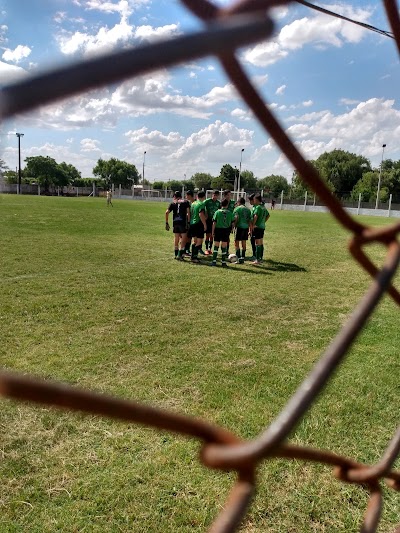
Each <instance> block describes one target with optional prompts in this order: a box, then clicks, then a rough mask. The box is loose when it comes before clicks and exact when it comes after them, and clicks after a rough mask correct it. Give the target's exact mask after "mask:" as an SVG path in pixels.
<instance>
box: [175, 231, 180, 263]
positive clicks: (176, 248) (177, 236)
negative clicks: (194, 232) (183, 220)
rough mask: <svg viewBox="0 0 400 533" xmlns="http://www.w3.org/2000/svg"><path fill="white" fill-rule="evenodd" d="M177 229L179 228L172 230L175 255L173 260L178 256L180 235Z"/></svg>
mask: <svg viewBox="0 0 400 533" xmlns="http://www.w3.org/2000/svg"><path fill="white" fill-rule="evenodd" d="M178 229H179V228H174V254H175V259H178V255H179V237H180V233H178Z"/></svg>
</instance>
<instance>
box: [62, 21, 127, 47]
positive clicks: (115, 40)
mask: <svg viewBox="0 0 400 533" xmlns="http://www.w3.org/2000/svg"><path fill="white" fill-rule="evenodd" d="M133 35H134V31H133V26H131V25H130V24H129V23H128V21H127V20H126V19H125V18H122V19H121V22H120V23H118V24H116V25H115V26H113V27H112V28H111V29H109V28H107V27H102V28H100V29H99V30H98V32H97V34H96V35H90V34H88V33H82V32H80V31H77V32H75V33H72V34H71V33H69V32H65V31H64V32H62V33H61V34H59V35H57V36H56V39H57V41H58V44H59V47H60V50H61V52H62V53H63V54H65V55H72V54H76V53H78V52H79V53H82V54H83V55H84V56H93V55H96V54H100V53H105V52H110V51H112V50H113V49H114V48H116V47H117V46H121V45H123V44H126V43H128V42H129V41H130V40H132V39H133Z"/></svg>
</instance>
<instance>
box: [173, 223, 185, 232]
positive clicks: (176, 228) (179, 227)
mask: <svg viewBox="0 0 400 533" xmlns="http://www.w3.org/2000/svg"><path fill="white" fill-rule="evenodd" d="M173 232H174V233H187V227H186V226H183V225H180V224H174V228H173Z"/></svg>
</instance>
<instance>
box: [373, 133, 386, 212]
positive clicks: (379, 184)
mask: <svg viewBox="0 0 400 533" xmlns="http://www.w3.org/2000/svg"><path fill="white" fill-rule="evenodd" d="M385 148H386V144H382V159H381V168H380V169H379V180H378V190H377V191H376V202H375V209H378V204H379V192H380V190H381V177H382V165H383V152H384V151H385Z"/></svg>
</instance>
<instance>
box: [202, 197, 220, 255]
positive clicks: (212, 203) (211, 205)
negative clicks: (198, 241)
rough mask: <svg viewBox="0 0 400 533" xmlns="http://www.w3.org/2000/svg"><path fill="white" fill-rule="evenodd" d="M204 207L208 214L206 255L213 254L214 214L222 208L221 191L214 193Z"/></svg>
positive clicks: (205, 201)
mask: <svg viewBox="0 0 400 533" xmlns="http://www.w3.org/2000/svg"><path fill="white" fill-rule="evenodd" d="M204 205H205V206H206V213H207V230H206V251H205V254H206V255H211V254H212V245H213V240H212V225H213V217H214V213H215V211H216V210H217V209H219V208H220V207H221V202H220V201H219V191H218V190H215V191H213V194H212V196H211V198H207V199H206V200H204Z"/></svg>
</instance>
